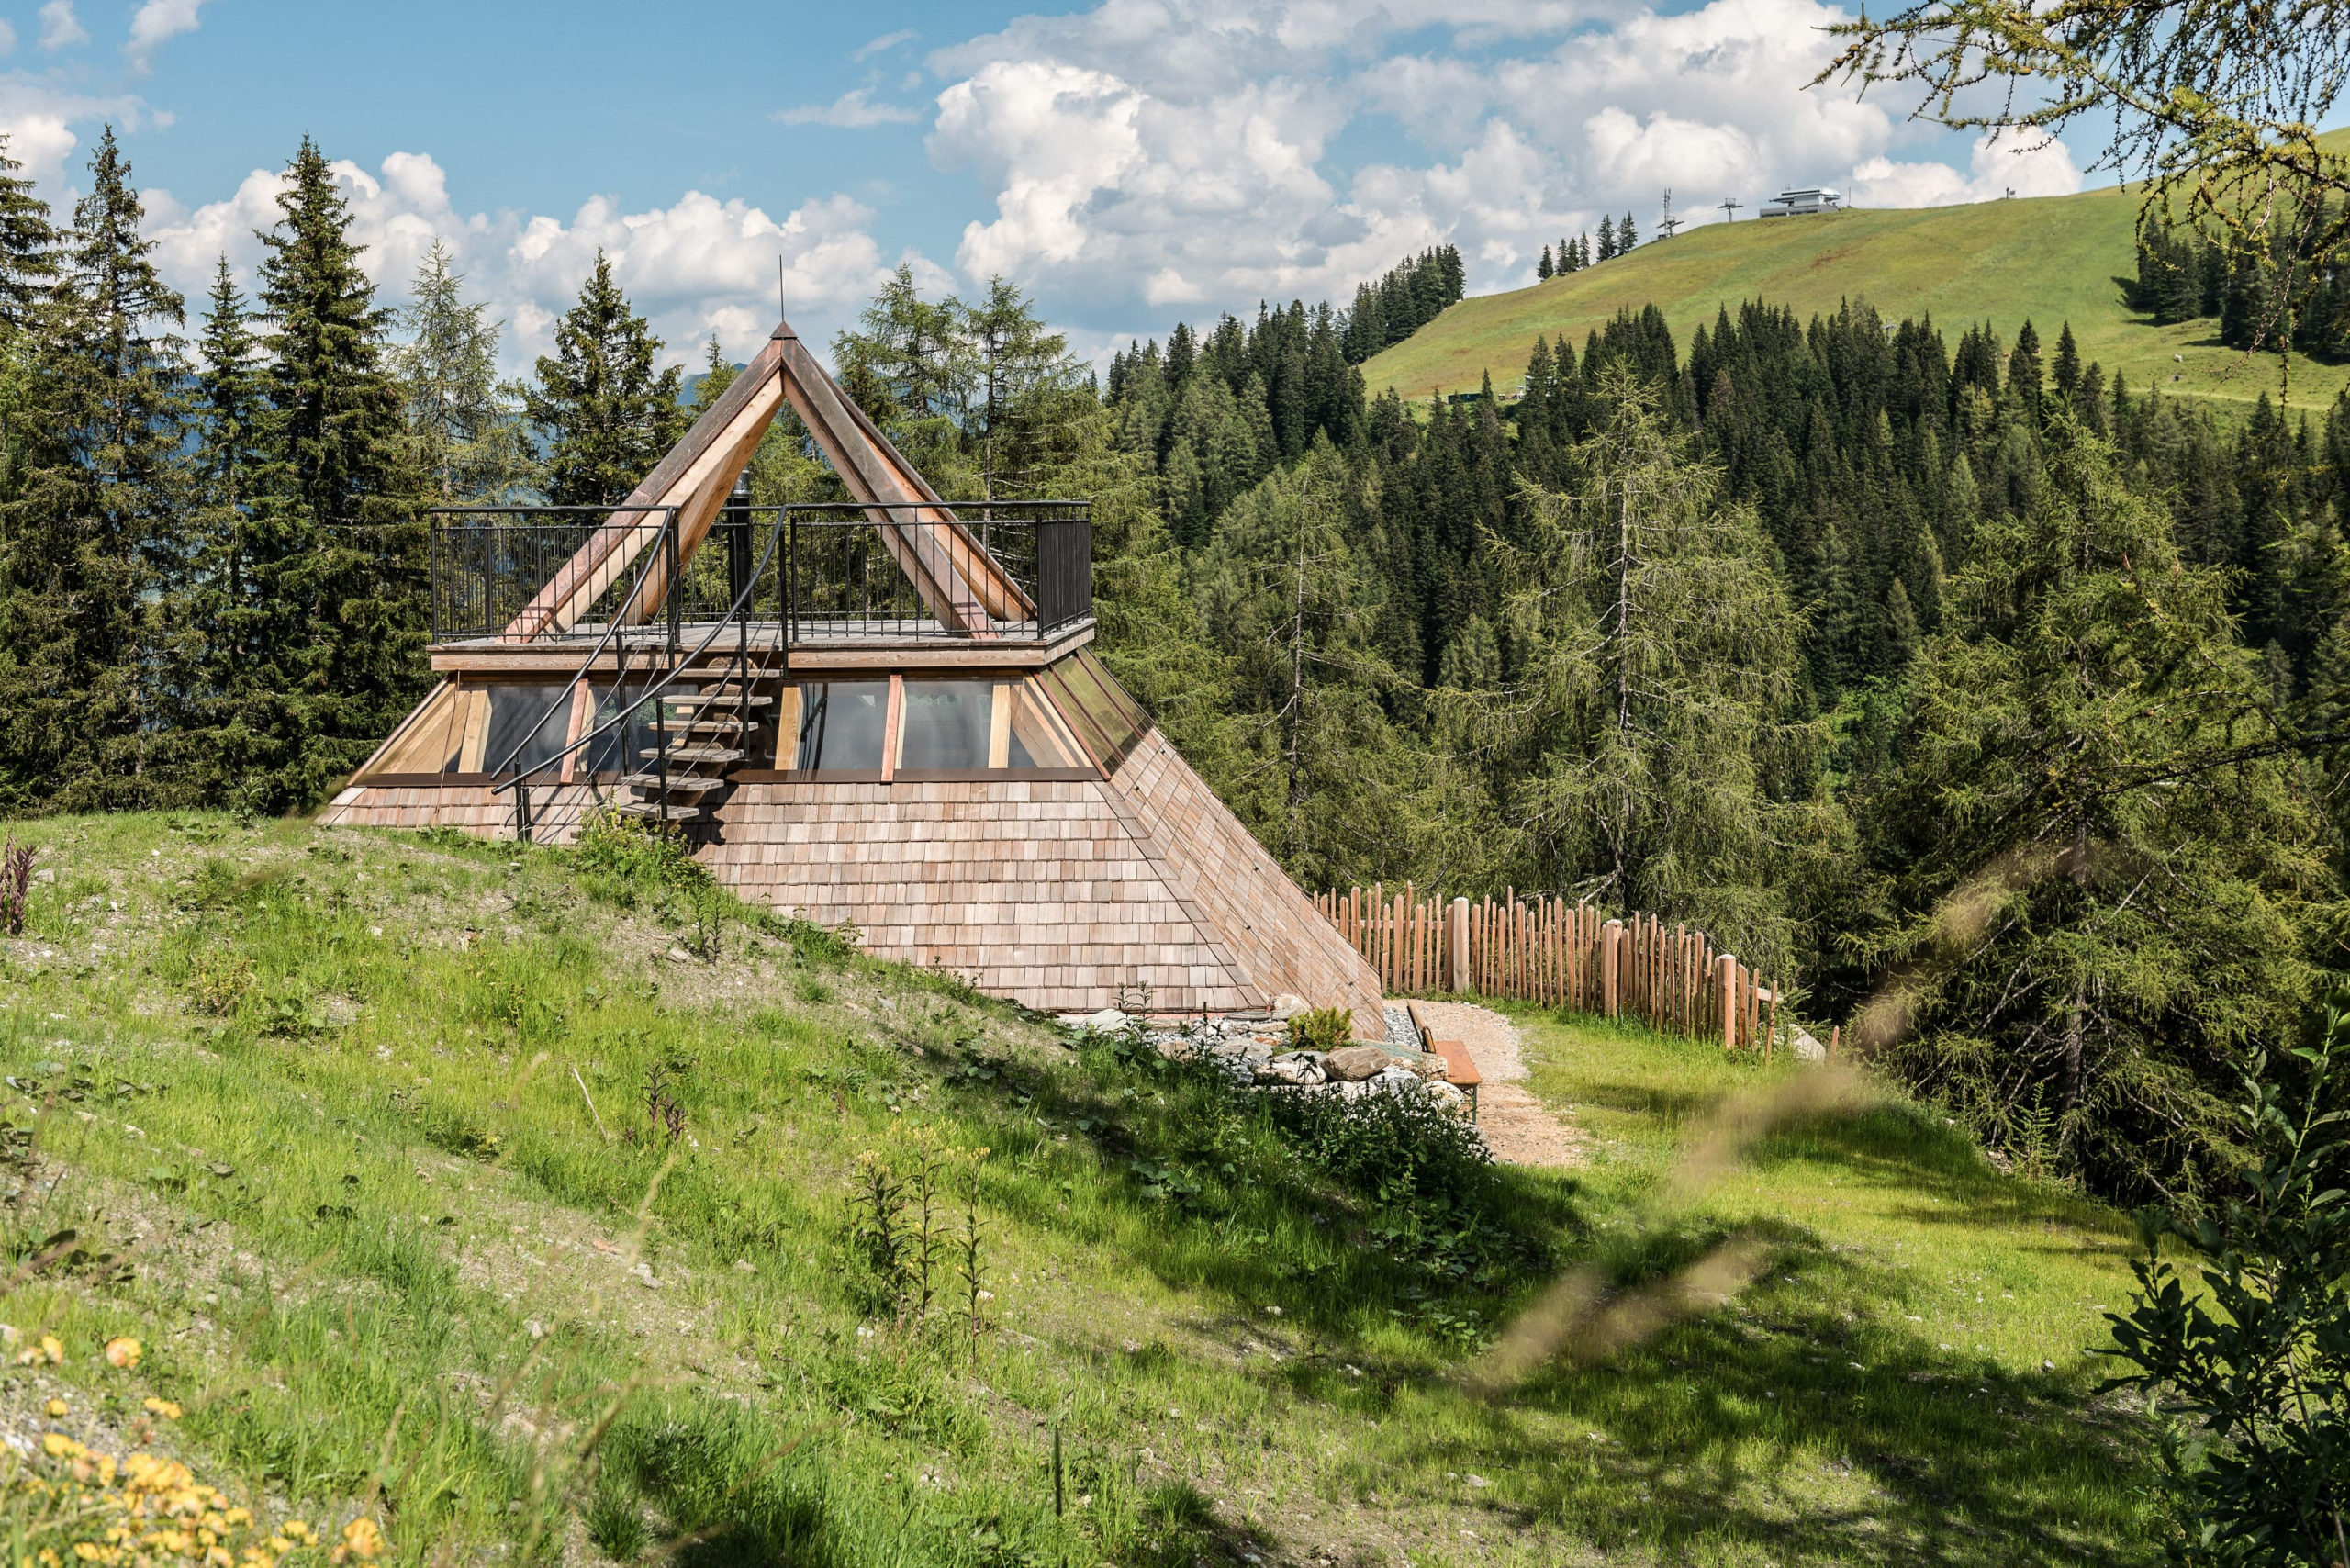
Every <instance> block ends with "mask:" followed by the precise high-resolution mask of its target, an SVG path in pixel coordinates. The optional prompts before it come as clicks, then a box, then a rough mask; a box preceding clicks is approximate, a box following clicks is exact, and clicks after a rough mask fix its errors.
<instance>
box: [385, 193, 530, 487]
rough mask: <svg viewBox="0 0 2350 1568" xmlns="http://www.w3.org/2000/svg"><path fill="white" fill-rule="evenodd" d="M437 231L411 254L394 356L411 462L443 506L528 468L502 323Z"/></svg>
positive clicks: (516, 483)
mask: <svg viewBox="0 0 2350 1568" xmlns="http://www.w3.org/2000/svg"><path fill="white" fill-rule="evenodd" d="M449 263H450V256H449V251H448V247H446V246H445V245H443V244H442V242H441V241H438V240H435V241H433V242H432V247H431V249H430V250H428V251H427V252H425V253H424V259H423V260H422V261H421V262H420V263H417V269H416V278H415V281H414V282H413V284H411V285H410V287H409V294H410V296H411V302H410V304H409V305H408V308H407V309H405V310H403V311H402V312H401V313H400V324H401V325H402V326H403V327H404V328H406V329H407V331H408V342H405V343H403V344H401V345H400V347H399V349H398V350H397V353H395V354H394V356H393V363H394V365H395V366H396V368H397V373H398V375H399V380H400V394H401V402H402V405H403V411H404V416H405V418H406V420H407V424H408V440H409V441H410V442H412V443H413V449H414V454H415V461H416V465H417V467H418V469H419V470H420V472H421V473H422V474H423V475H424V476H425V478H426V481H427V483H428V484H430V485H431V487H432V492H433V498H434V499H435V500H436V501H437V502H438V503H439V504H441V505H442V506H449V505H453V504H454V503H456V502H459V501H482V502H502V501H507V500H510V499H511V498H512V497H513V495H514V494H515V492H516V491H518V490H520V488H522V487H525V486H526V485H527V484H528V483H529V482H530V478H531V465H530V453H529V450H528V446H527V443H526V442H525V441H524V439H523V434H522V428H521V420H520V411H519V409H517V408H516V407H515V405H514V403H513V401H512V400H511V398H510V396H509V392H508V389H507V388H505V387H503V386H500V385H499V384H498V339H499V337H500V336H501V335H503V332H504V323H502V322H498V321H493V320H490V319H488V313H487V307H486V306H484V305H481V304H479V303H478V302H476V303H468V302H467V301H466V299H465V297H464V284H465V280H464V278H463V277H462V276H460V275H459V274H457V273H456V272H455V271H454V270H453V268H452V267H451V266H450V264H449Z"/></svg>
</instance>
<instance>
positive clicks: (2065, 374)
mask: <svg viewBox="0 0 2350 1568" xmlns="http://www.w3.org/2000/svg"><path fill="white" fill-rule="evenodd" d="M2051 369H2052V371H2053V375H2054V377H2055V383H2056V404H2057V407H2059V408H2061V409H2066V410H2068V411H2071V410H2074V409H2076V404H2077V403H2078V401H2079V398H2080V394H2081V346H2080V344H2078V343H2076V342H2074V341H2073V323H2072V322H2071V321H2069V320H2067V321H2066V322H2065V325H2064V328H2063V330H2060V331H2059V332H2058V333H2057V334H2056V363H2055V364H2054V365H2053V366H2052V367H2051Z"/></svg>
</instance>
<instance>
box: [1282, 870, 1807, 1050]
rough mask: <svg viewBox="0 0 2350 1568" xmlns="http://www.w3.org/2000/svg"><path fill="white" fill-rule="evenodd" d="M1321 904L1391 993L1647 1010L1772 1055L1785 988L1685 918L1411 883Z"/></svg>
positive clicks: (1654, 1017)
mask: <svg viewBox="0 0 2350 1568" xmlns="http://www.w3.org/2000/svg"><path fill="white" fill-rule="evenodd" d="M1314 904H1315V908H1316V909H1318V910H1320V911H1321V912H1322V914H1323V917H1324V918H1325V919H1326V920H1328V921H1329V922H1330V924H1333V925H1334V926H1336V927H1337V930H1338V934H1339V935H1341V936H1343V937H1345V938H1346V939H1347V941H1348V943H1349V944H1351V945H1352V946H1353V947H1354V949H1355V951H1356V952H1358V953H1360V954H1361V955H1362V956H1363V958H1365V959H1366V960H1367V961H1368V962H1369V963H1370V964H1371V968H1372V969H1375V970H1377V971H1378V973H1379V980H1380V984H1381V985H1382V987H1383V988H1384V989H1385V991H1386V992H1387V993H1388V994H1389V995H1391V996H1414V995H1431V994H1436V993H1439V992H1444V991H1457V992H1465V993H1470V994H1473V995H1478V996H1492V997H1507V998H1511V999H1514V1000H1516V1001H1521V1002H1539V1003H1540V1004H1542V1005H1543V1006H1546V1007H1560V1008H1565V1009H1568V1010H1570V1011H1572V1012H1577V1013H1594V1014H1599V1015H1600V1016H1602V1017H1607V1018H1616V1017H1628V1018H1636V1019H1639V1021H1641V1022H1642V1023H1645V1024H1648V1025H1651V1026H1652V1027H1654V1028H1658V1029H1662V1030H1665V1031H1667V1032H1670V1033H1673V1034H1679V1035H1687V1036H1691V1037H1692V1038H1695V1039H1701V1040H1720V1041H1723V1042H1725V1044H1726V1045H1727V1046H1729V1047H1731V1048H1734V1049H1756V1048H1759V1049H1761V1050H1762V1051H1763V1052H1764V1053H1765V1054H1766V1055H1768V1054H1769V1053H1770V1051H1771V1049H1772V1047H1773V1044H1774V1041H1776V1040H1777V1038H1778V1034H1779V997H1778V991H1777V989H1776V988H1775V987H1774V986H1770V985H1767V984H1765V983H1763V982H1762V980H1761V979H1760V978H1759V977H1757V976H1756V975H1755V973H1754V972H1753V970H1751V969H1749V968H1747V966H1746V965H1744V964H1742V963H1740V962H1739V960H1738V958H1737V956H1736V955H1734V954H1730V953H1725V952H1721V951H1718V949H1717V948H1716V947H1715V946H1714V941H1713V938H1712V937H1710V936H1708V935H1706V933H1704V932H1702V931H1699V930H1697V929H1695V927H1692V926H1689V925H1685V924H1672V925H1668V924H1665V923H1664V922H1663V921H1662V920H1661V919H1659V918H1658V917H1657V916H1655V915H1652V914H1633V915H1630V916H1628V917H1627V918H1624V919H1610V918H1605V917H1603V916H1602V914H1601V913H1600V912H1599V911H1598V910H1596V909H1594V908H1593V907H1592V906H1591V905H1589V904H1586V903H1569V902H1567V901H1565V900H1564V899H1558V898H1550V897H1540V896H1538V897H1533V898H1524V899H1521V898H1519V897H1517V896H1516V892H1515V891H1514V890H1513V891H1512V892H1511V893H1509V894H1508V895H1506V896H1505V897H1503V898H1501V899H1491V898H1487V899H1480V900H1473V901H1472V900H1470V899H1465V898H1456V899H1449V900H1448V899H1444V898H1441V897H1438V896H1435V895H1429V894H1422V893H1420V892H1419V891H1417V890H1416V889H1414V888H1413V887H1412V885H1411V884H1410V883H1408V882H1407V883H1405V884H1404V887H1403V889H1402V890H1399V891H1393V892H1391V891H1389V890H1387V889H1386V888H1385V887H1383V886H1380V885H1373V886H1372V887H1370V888H1368V889H1366V888H1347V889H1343V890H1337V891H1332V892H1326V893H1321V894H1317V895H1316V896H1315V901H1314Z"/></svg>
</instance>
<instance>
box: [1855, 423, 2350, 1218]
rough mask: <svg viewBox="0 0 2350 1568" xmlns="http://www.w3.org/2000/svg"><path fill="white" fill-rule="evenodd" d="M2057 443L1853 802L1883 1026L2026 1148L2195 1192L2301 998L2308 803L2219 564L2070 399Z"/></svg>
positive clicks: (2218, 1169) (1892, 1045)
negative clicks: (2244, 1089)
mask: <svg viewBox="0 0 2350 1568" xmlns="http://www.w3.org/2000/svg"><path fill="white" fill-rule="evenodd" d="M2049 444H2050V449H2051V450H2050V453H2049V465H2048V480H2047V483H2046V484H2045V485H2044V486H2043V487H2042V488H2041V490H2040V491H2039V493H2038V496H2037V498H2036V501H2035V502H2034V504H2033V505H2032V506H2031V507H2030V508H2029V509H2028V510H2019V511H2012V512H1993V513H1990V514H1988V515H1986V516H1985V517H1984V518H1983V519H1982V521H1980V522H1979V523H1978V524H1977V526H1976V532H1975V537H1976V543H1975V549H1974V550H1973V551H1972V552H1970V554H1969V555H1968V558H1967V564H1966V566H1964V568H1963V569H1962V570H1961V571H1960V572H1959V573H1958V574H1957V576H1956V577H1953V579H1952V581H1951V584H1950V609H1949V613H1948V616H1947V618H1946V621H1945V624H1944V627H1943V630H1942V632H1941V633H1938V634H1937V635H1935V636H1934V637H1932V638H1931V639H1930V640H1929V641H1928V643H1927V644H1926V646H1925V648H1924V650H1923V652H1922V653H1921V655H1920V656H1919V661H1918V663H1917V666H1915V669H1914V671H1913V674H1912V677H1911V696H1910V706H1909V711H1908V715H1907V717H1906V719H1905V720H1904V722H1903V725H1902V732H1901V734H1900V735H1899V736H1898V737H1897V756H1899V759H1900V761H1899V765H1898V767H1897V771H1896V772H1895V774H1894V775H1893V776H1892V778H1891V779H1890V780H1889V782H1888V784H1887V786H1886V788H1885V789H1883V790H1881V791H1878V792H1877V793H1876V794H1875V795H1874V798H1873V799H1871V800H1870V801H1868V802H1867V803H1866V805H1865V806H1864V808H1863V827H1864V829H1865V834H1864V836H1865V839H1866V841H1867V842H1868V843H1869V844H1870V845H1871V846H1872V860H1873V863H1874V870H1873V874H1874V877H1875V879H1876V883H1875V886H1874V891H1873V893H1872V894H1871V900H1870V902H1872V903H1874V904H1876V905H1877V906H1879V907H1881V908H1883V909H1884V910H1885V911H1886V915H1885V918H1884V920H1883V921H1882V923H1880V924H1877V925H1876V926H1875V927H1874V930H1873V931H1867V932H1864V933H1863V935H1862V936H1861V937H1860V941H1861V944H1862V946H1863V950H1864V952H1865V954H1866V956H1867V958H1869V959H1870V961H1871V964H1872V967H1873V972H1874V973H1875V974H1876V975H1877V976H1878V977H1879V984H1880V989H1879V991H1878V992H1877V994H1878V997H1879V1006H1880V1007H1882V1008H1884V1009H1886V1011H1885V1012H1884V1013H1882V1014H1880V1015H1879V1018H1880V1024H1879V1026H1877V1028H1876V1032H1877V1033H1879V1034H1881V1035H1883V1036H1884V1039H1883V1040H1882V1042H1881V1045H1882V1048H1883V1050H1884V1051H1885V1053H1886V1059H1887V1060H1888V1061H1889V1062H1891V1063H1892V1064H1894V1065H1896V1066H1897V1067H1898V1068H1899V1069H1900V1070H1902V1071H1903V1072H1904V1074H1905V1075H1906V1076H1908V1078H1909V1079H1910V1080H1911V1081H1913V1082H1916V1083H1918V1084H1919V1085H1920V1086H1921V1087H1922V1088H1924V1089H1926V1090H1927V1091H1929V1092H1935V1093H1938V1094H1940V1095H1942V1097H1943V1098H1944V1099H1945V1101H1946V1102H1947V1103H1952V1104H1953V1105H1955V1106H1958V1107H1960V1108H1962V1109H1963V1110H1964V1112H1965V1113H1966V1114H1968V1115H1969V1117H1970V1118H1971V1119H1972V1120H1973V1121H1975V1123H1976V1124H1977V1126H1978V1128H1979V1130H1980V1131H1982V1132H1983V1133H1984V1134H1985V1135H1986V1137H1989V1138H1990V1139H1991V1140H1992V1141H1994V1142H1995V1143H1998V1144H2002V1145H2004V1146H2006V1147H2007V1148H2009V1150H2010V1151H2011V1152H2015V1153H2018V1154H2019V1155H2025V1156H2031V1157H2033V1158H2037V1159H2042V1160H2044V1161H2046V1163H2047V1165H2048V1166H2049V1167H2050V1168H2053V1169H2060V1170H2068V1171H2071V1172H2075V1173H2076V1174H2078V1175H2080V1176H2082V1177H2085V1178H2087V1180H2088V1182H2089V1183H2090V1184H2091V1185H2092V1186H2094V1187H2095V1188H2096V1189H2097V1190H2098V1191H2102V1192H2106V1193H2115V1194H2120V1195H2124V1196H2132V1195H2134V1196H2137V1197H2140V1198H2144V1197H2149V1196H2153V1195H2155V1194H2162V1195H2166V1196H2168V1197H2170V1198H2172V1199H2174V1200H2179V1199H2186V1200H2193V1199H2195V1198H2196V1197H2197V1196H2198V1195H2199V1194H2200V1193H2207V1192H2209V1191H2210V1190H2212V1188H2213V1186H2214V1185H2215V1183H2217V1182H2223V1181H2224V1180H2226V1179H2227V1178H2229V1177H2231V1176H2232V1175H2233V1171H2232V1170H2230V1169H2229V1167H2230V1163H2231V1161H2232V1160H2233V1159H2238V1158H2241V1156H2240V1155H2239V1154H2237V1153H2236V1152H2234V1151H2235V1150H2236V1144H2235V1135H2234V1133H2233V1131H2232V1130H2231V1127H2230V1115H2229V1106H2230V1103H2231V1099H2232V1096H2233V1092H2234V1091H2235V1088H2236V1085H2237V1073H2238V1070H2239V1069H2240V1068H2241V1067H2242V1065H2243V1062H2244V1058H2245V1054H2246V1052H2247V1051H2248V1050H2249V1049H2251V1048H2252V1047H2254V1046H2255V1044H2256V1043H2257V1042H2260V1041H2264V1040H2273V1039H2275V1038H2277V1037H2279V1036H2280V1034H2282V1033H2283V1032H2285V1031H2288V1029H2289V1028H2290V1026H2291V1021H2292V1019H2293V1016H2294V1014H2295V1012H2296V1010H2297V1009H2298V1008H2299V1007H2300V1006H2301V1005H2302V1004H2303V1002H2305V1001H2306V1000H2307V999H2308V998H2309V996H2310V995H2311V990H2312V986H2313V984H2314V981H2315V975H2314V971H2313V969H2312V967H2311V958H2310V948H2309V946H2308V941H2309V931H2308V928H2307V923H2308V920H2309V917H2310V913H2311V909H2312V907H2313V905H2314V903H2315V902H2317V901H2318V900H2320V899H2322V897H2324V896H2325V893H2324V889H2325V887H2326V885H2327V879H2326V868H2325V864H2324V853H2323V851H2324V839H2323V834H2322V831H2321V829H2322V822H2321V819H2320V817H2319V814H2318V812H2317V811H2316V809H2315V807H2314V805H2313V802H2312V801H2311V795H2310V790H2309V784H2310V780H2309V778H2308V776H2307V773H2306V768H2305V765H2304V764H2302V763H2301V762H2300V761H2299V760H2298V759H2297V758H2296V757H2295V756H2293V755H2292V753H2293V751H2294V749H2295V747H2294V745H2293V744H2292V742H2291V739H2290V737H2288V736H2287V735H2285V734H2282V733H2280V731H2279V729H2278V728H2277V722H2276V720H2275V717H2274V712H2275V711H2274V709H2273V706H2272V695H2273V694H2272V690H2271V684H2270V681H2269V679H2268V678H2267V676H2266V672H2265V671H2264V669H2263V667H2262V663H2261V660H2260V657H2259V655H2257V654H2255V653H2254V652H2253V651H2251V650H2248V649H2246V648H2245V647H2244V646H2243V644H2241V643H2240V642H2239V641H2238V639H2237V637H2236V634H2235V629H2234V627H2233V622H2232V618H2231V616H2230V612H2229V606H2228V594H2227V589H2228V583H2227V577H2226V574H2225V572H2224V570H2222V569H2214V568H2211V567H2205V566H2195V565H2192V564H2190V563H2188V561H2187V560H2185V559H2183V558H2182V556H2181V554H2180V552H2179V550H2178V548H2177V545H2176V543H2174V542H2173V539H2172V536H2171V527H2170V521H2169V519H2168V517H2167V516H2166V515H2165V512H2164V510H2163V508H2162V507H2161V506H2160V505H2158V504H2156V503H2154V502H2153V501H2151V500H2149V499H2148V498H2145V497H2143V496H2141V495H2138V494H2134V493H2132V490H2131V489H2130V488H2129V487H2128V486H2127V485H2126V484H2125V483H2124V481H2123V478H2122V476H2121V473H2120V471H2119V465H2117V463H2116V460H2115V455H2114V453H2113V451H2112V449H2111V448H2110V447H2109V445H2108V444H2107V443H2106V442H2104V441H2103V440H2101V439H2100V438H2098V437H2097V436H2095V435H2094V434H2092V433H2090V432H2089V431H2087V430H2086V429H2085V428H2083V427H2081V426H2079V425H2078V424H2076V423H2075V422H2074V421H2072V420H2069V419H2066V418H2065V417H2064V416H2061V415H2060V416H2058V417H2057V419H2056V420H2054V421H2053V423H2052V425H2051V427H2050V431H2049ZM1896 1025H1901V1026H1898V1027H1897V1026H1896Z"/></svg>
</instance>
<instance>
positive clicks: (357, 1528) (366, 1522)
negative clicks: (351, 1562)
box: [342, 1517, 384, 1558]
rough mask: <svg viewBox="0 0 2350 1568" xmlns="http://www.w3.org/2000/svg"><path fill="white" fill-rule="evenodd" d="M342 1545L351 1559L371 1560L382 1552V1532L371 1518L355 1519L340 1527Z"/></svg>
mask: <svg viewBox="0 0 2350 1568" xmlns="http://www.w3.org/2000/svg"><path fill="white" fill-rule="evenodd" d="M342 1544H343V1545H345V1546H347V1547H349V1548H350V1549H351V1554H352V1555H353V1557H364V1558H373V1557H375V1554H376V1553H378V1552H380V1551H383V1550H384V1532H383V1531H382V1530H380V1529H376V1528H375V1520H373V1519H371V1518H364V1517H363V1518H355V1519H353V1520H352V1521H351V1522H350V1523H349V1524H347V1525H345V1526H343V1527H342Z"/></svg>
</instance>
